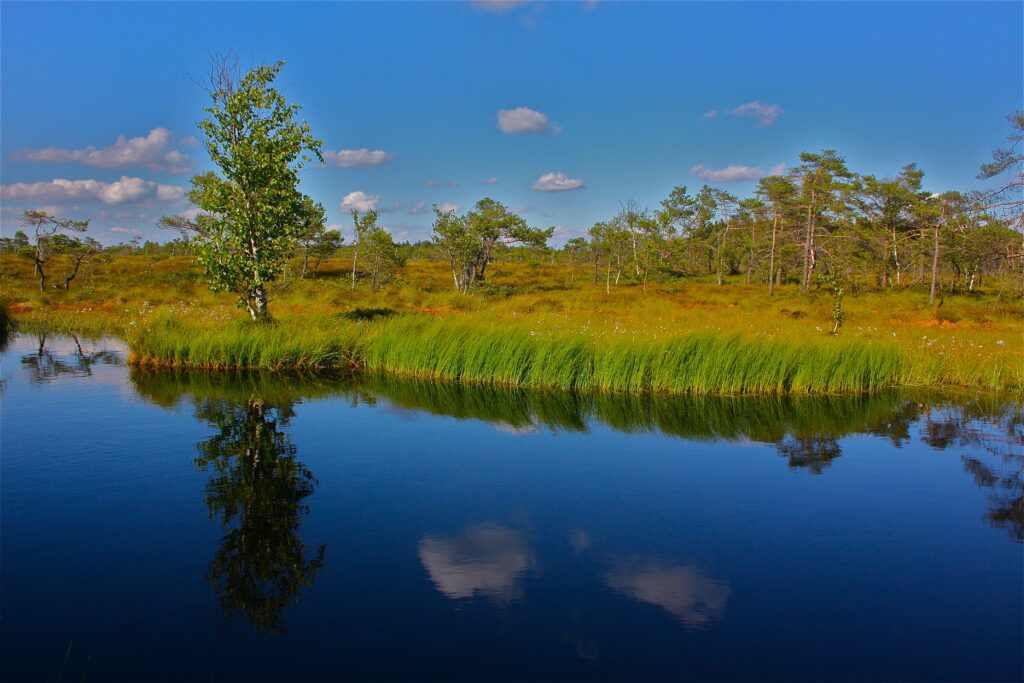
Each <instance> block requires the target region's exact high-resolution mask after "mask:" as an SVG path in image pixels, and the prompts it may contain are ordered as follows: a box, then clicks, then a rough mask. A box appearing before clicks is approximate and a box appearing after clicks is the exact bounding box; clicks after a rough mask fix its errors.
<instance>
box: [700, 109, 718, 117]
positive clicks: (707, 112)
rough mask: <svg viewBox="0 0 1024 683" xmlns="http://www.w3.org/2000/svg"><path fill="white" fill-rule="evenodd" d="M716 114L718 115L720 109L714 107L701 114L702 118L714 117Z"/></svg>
mask: <svg viewBox="0 0 1024 683" xmlns="http://www.w3.org/2000/svg"><path fill="white" fill-rule="evenodd" d="M716 116H718V110H717V109H712V110H711V111H706V112H704V113H703V114H701V118H702V119H713V118H715V117H716Z"/></svg>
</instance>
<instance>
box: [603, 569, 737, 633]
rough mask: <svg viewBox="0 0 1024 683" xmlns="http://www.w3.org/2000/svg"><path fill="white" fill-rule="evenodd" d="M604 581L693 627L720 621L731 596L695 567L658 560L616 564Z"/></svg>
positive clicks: (719, 584)
mask: <svg viewBox="0 0 1024 683" xmlns="http://www.w3.org/2000/svg"><path fill="white" fill-rule="evenodd" d="M604 578H605V582H606V583H607V584H608V585H609V586H610V587H612V588H614V589H615V590H617V591H619V592H620V593H623V594H624V595H628V596H629V597H631V598H633V599H635V600H640V601H641V602H649V603H650V604H652V605H657V606H658V607H661V608H662V609H664V610H665V611H666V612H668V613H669V614H671V615H673V616H674V617H676V618H678V619H679V620H680V621H682V622H683V623H684V624H686V625H687V626H692V627H701V626H704V625H706V624H707V623H708V622H709V621H711V620H712V619H716V618H718V617H720V616H721V615H722V612H723V610H725V604H726V602H728V600H729V594H730V593H731V592H732V590H731V589H730V588H729V585H728V584H727V583H725V582H724V581H719V580H717V579H712V578H711V577H709V576H708V575H707V574H705V573H704V572H703V571H701V570H700V569H697V568H696V567H691V566H687V565H674V564H667V563H664V562H661V561H659V560H625V561H617V562H615V563H613V565H612V569H611V570H610V571H609V572H608V573H607V574H606V575H605V577H604Z"/></svg>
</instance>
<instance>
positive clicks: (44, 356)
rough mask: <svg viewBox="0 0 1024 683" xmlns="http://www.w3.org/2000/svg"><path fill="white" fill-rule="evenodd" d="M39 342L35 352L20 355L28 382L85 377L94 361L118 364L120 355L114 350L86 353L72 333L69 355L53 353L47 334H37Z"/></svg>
mask: <svg viewBox="0 0 1024 683" xmlns="http://www.w3.org/2000/svg"><path fill="white" fill-rule="evenodd" d="M38 340H39V343H38V345H37V347H36V351H35V353H28V354H25V355H24V356H22V357H21V365H22V367H23V368H25V369H26V370H28V373H29V374H28V379H29V381H30V382H33V383H39V382H45V381H47V380H50V379H53V378H54V377H60V376H62V375H67V376H71V377H86V376H88V375H91V374H92V366H93V365H94V364H96V363H105V364H107V365H120V364H121V362H122V361H121V356H120V354H118V353H117V352H115V351H107V350H100V351H93V352H91V353H87V352H85V351H84V350H82V343H81V342H80V341H79V339H78V337H77V336H74V335H72V336H71V340H72V341H74V344H75V350H74V352H73V353H72V354H71V356H70V357H63V356H61V355H58V354H57V353H55V352H54V351H53V350H52V349H51V348H49V347H48V346H47V345H46V342H47V336H46V335H45V334H40V335H38Z"/></svg>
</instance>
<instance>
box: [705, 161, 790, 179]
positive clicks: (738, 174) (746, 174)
mask: <svg viewBox="0 0 1024 683" xmlns="http://www.w3.org/2000/svg"><path fill="white" fill-rule="evenodd" d="M776 168H778V167H776ZM690 173H692V174H693V175H695V176H697V177H698V178H700V179H701V180H703V181H705V182H708V183H734V182H736V181H738V180H757V179H758V178H763V177H764V176H765V173H764V171H762V170H761V169H760V168H757V167H755V166H726V167H725V168H718V169H715V168H707V167H706V166H704V164H697V165H696V166H694V167H693V168H691V169H690Z"/></svg>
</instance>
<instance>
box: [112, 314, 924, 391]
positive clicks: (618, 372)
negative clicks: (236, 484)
mask: <svg viewBox="0 0 1024 683" xmlns="http://www.w3.org/2000/svg"><path fill="white" fill-rule="evenodd" d="M128 340H129V345H130V347H131V349H132V362H133V363H135V364H138V365H143V366H146V365H152V366H167V367H200V368H211V369H213V368H219V369H240V368H247V369H283V368H350V369H355V370H359V371H363V372H368V373H384V374H389V375H395V376H402V377H412V378H419V379H430V380H446V381H456V382H462V383H466V384H485V385H495V386H503V387H523V388H531V389H566V390H576V391H599V392H625V393H670V394H730V395H742V394H817V393H829V394H831V393H852V392H866V391H875V390H879V389H882V388H884V387H889V386H894V385H897V384H899V383H900V382H901V380H902V379H903V378H904V368H905V366H906V363H905V358H904V355H903V354H902V352H901V350H900V349H899V347H897V346H894V345H892V344H878V343H871V342H864V341H857V340H842V339H830V338H829V339H816V340H814V341H793V340H786V339H775V338H769V337H757V336H745V335H739V334H731V335H726V334H717V335H716V334H710V333H693V334H689V335H685V336H680V337H676V338H670V339H661V340H659V339H629V340H625V339H609V338H604V337H585V336H581V335H574V334H571V333H562V334H537V333H535V332H533V331H530V330H526V329H523V328H518V327H506V326H500V327H499V326H486V325H481V324H473V323H471V322H461V321H460V322H453V321H450V320H445V319H438V318H434V317H431V316H422V315H418V316H417V315H404V316H396V317H391V318H387V319H383V320H379V321H373V322H352V321H345V320H338V319H335V320H333V321H330V322H321V323H320V324H318V325H306V326H301V327H300V326H297V325H294V324H285V323H280V324H276V325H252V324H238V325H230V326H226V327H220V328H213V329H208V328H203V327H198V326H194V325H189V324H187V323H184V322H182V321H181V320H177V319H169V318H163V319H157V320H152V321H150V323H149V324H148V325H146V326H145V327H143V328H141V329H139V330H137V331H135V332H133V333H132V334H130V335H129V338H128Z"/></svg>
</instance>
